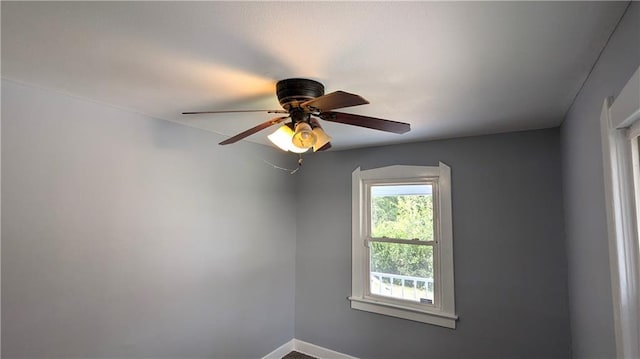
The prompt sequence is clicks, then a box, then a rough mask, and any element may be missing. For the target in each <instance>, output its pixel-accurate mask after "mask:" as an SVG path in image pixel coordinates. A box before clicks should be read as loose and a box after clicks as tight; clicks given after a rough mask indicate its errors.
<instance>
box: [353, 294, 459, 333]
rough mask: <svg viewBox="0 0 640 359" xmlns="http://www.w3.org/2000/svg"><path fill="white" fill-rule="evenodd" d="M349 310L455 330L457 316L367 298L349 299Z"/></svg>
mask: <svg viewBox="0 0 640 359" xmlns="http://www.w3.org/2000/svg"><path fill="white" fill-rule="evenodd" d="M348 299H349V300H350V301H351V308H352V309H357V310H362V311H365V312H372V313H377V314H382V315H388V316H391V317H396V318H402V319H407V320H413V321H416V322H422V323H428V324H433V325H439V326H441V327H445V328H451V329H455V328H456V320H458V316H457V315H455V314H453V313H443V312H433V311H427V310H420V309H417V308H411V307H405V306H400V305H395V304H391V303H387V302H382V301H377V300H371V299H368V298H357V297H349V298H348Z"/></svg>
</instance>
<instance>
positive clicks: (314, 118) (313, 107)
mask: <svg viewBox="0 0 640 359" xmlns="http://www.w3.org/2000/svg"><path fill="white" fill-rule="evenodd" d="M276 96H277V97H278V101H279V102H280V105H281V106H282V108H283V109H284V111H283V110H246V112H266V113H286V114H288V116H283V117H277V118H274V119H271V120H269V121H266V122H263V123H261V124H259V125H257V126H254V127H252V128H250V129H248V130H246V131H243V132H241V133H239V134H237V135H235V136H233V137H230V138H228V139H226V140H224V141H222V142H220V144H221V145H228V144H231V143H234V142H237V141H239V140H241V139H243V138H245V137H248V136H250V135H252V134H254V133H256V132H259V131H262V130H264V129H266V128H267V127H271V126H273V125H276V124H279V123H282V122H284V121H285V120H287V119H291V122H289V123H286V124H285V125H283V126H281V127H280V128H278V130H276V131H275V132H274V133H272V134H271V135H269V136H267V137H268V138H269V140H270V141H271V142H272V143H273V144H275V145H276V146H278V147H279V148H280V149H282V150H283V151H291V152H295V153H303V152H306V151H307V150H309V149H310V148H313V151H314V152H316V151H324V150H327V149H329V148H330V147H331V137H329V136H328V135H327V134H326V133H325V132H324V130H323V129H322V127H321V126H320V123H319V122H318V118H319V119H322V120H325V121H329V122H336V123H343V124H348V125H352V126H359V127H366V128H371V129H375V130H380V131H385V132H392V133H398V134H402V133H405V132H408V131H409V130H410V129H411V126H410V125H409V124H408V123H404V122H397V121H391V120H385V119H380V118H375V117H368V116H362V115H355V114H350V113H343V112H335V111H333V110H335V109H338V108H344V107H351V106H359V105H366V104H368V103H369V101H367V100H365V99H364V98H362V97H361V96H359V95H356V94H352V93H348V92H344V91H335V92H332V93H329V94H326V95H325V94H324V86H323V85H322V84H321V83H319V82H318V81H314V80H309V79H301V78H292V79H285V80H281V81H278V83H277V84H276ZM244 111H245V110H222V111H203V112H183V113H182V114H184V115H194V114H222V113H232V112H244Z"/></svg>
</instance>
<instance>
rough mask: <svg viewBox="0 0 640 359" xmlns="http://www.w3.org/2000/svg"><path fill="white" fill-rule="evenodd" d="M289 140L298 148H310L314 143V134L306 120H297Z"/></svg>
mask: <svg viewBox="0 0 640 359" xmlns="http://www.w3.org/2000/svg"><path fill="white" fill-rule="evenodd" d="M291 142H293V145H294V146H296V147H299V148H310V147H312V146H313V145H314V144H315V143H316V134H315V133H313V131H312V130H311V125H309V124H308V123H306V122H298V124H296V132H295V133H294V134H293V138H292V139H291Z"/></svg>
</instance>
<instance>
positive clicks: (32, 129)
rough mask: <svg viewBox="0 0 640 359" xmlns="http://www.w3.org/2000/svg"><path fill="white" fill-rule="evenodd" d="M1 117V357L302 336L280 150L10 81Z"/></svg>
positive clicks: (264, 344)
mask: <svg viewBox="0 0 640 359" xmlns="http://www.w3.org/2000/svg"><path fill="white" fill-rule="evenodd" d="M2 126H3V131H2V166H3V168H2V176H3V177H2V216H3V218H2V219H3V226H2V343H3V346H2V357H3V358H17V357H28V358H40V357H47V358H53V357H61V358H71V357H84V358H87V357H93V358H97V357H109V358H116V357H121V358H134V357H154V358H160V357H165V358H204V357H207V358H257V357H261V356H263V355H265V354H267V353H269V352H270V351H271V350H273V349H275V348H276V347H278V346H280V345H281V344H283V343H285V342H286V341H288V340H289V339H291V338H292V337H293V323H294V318H293V315H294V310H293V308H294V263H295V240H296V238H295V225H294V224H293V223H292V218H294V217H295V212H294V211H295V202H294V201H293V194H292V191H291V190H290V189H291V186H292V185H293V182H292V181H293V179H292V177H293V176H290V175H289V174H288V173H285V172H282V171H278V170H275V169H273V168H272V167H270V166H267V165H265V163H264V162H262V159H266V160H269V161H272V162H276V163H279V164H280V165H285V164H286V163H281V162H279V161H282V160H283V159H284V157H281V156H282V155H281V154H279V153H277V152H276V151H272V150H271V149H265V147H264V146H258V145H253V144H249V143H239V144H236V145H234V146H229V147H220V146H218V145H217V142H219V141H220V136H217V135H214V134H212V133H208V132H204V131H200V130H196V129H192V128H189V127H186V126H182V125H178V124H173V123H170V122H166V121H162V120H156V119H152V118H148V117H145V116H142V115H135V114H132V113H129V112H125V111H121V110H118V109H115V108H112V107H108V106H104V105H100V104H96V103H93V102H88V101H84V100H78V99H75V98H71V97H68V96H64V95H60V94H57V93H53V92H48V91H44V90H39V89H35V88H31V87H26V86H22V85H17V84H14V83H11V82H6V81H3V82H2ZM288 220H289V221H288Z"/></svg>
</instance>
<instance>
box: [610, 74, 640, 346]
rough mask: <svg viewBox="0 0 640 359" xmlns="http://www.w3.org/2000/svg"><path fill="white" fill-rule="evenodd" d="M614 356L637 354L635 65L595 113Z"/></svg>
mask: <svg viewBox="0 0 640 359" xmlns="http://www.w3.org/2000/svg"><path fill="white" fill-rule="evenodd" d="M600 126H601V131H602V138H601V139H602V141H601V143H602V150H603V156H602V159H603V169H604V189H605V199H606V201H605V205H606V210H607V227H608V228H607V229H608V237H609V265H610V267H611V284H612V286H611V287H612V294H613V298H612V299H613V312H614V324H615V335H616V350H617V356H618V357H620V358H640V341H638V338H639V337H640V315H639V313H640V250H639V249H638V248H639V243H638V239H639V238H640V233H639V232H640V225H639V223H640V220H639V218H638V214H639V213H640V206H639V205H638V204H639V203H640V195H639V194H638V193H639V192H638V191H639V188H640V169H639V167H640V162H639V157H640V153H638V151H639V149H638V147H640V146H639V143H638V141H640V140H639V139H638V136H640V68H638V70H636V72H635V73H634V74H633V76H631V79H630V80H629V82H627V84H626V85H625V87H624V88H623V89H622V91H621V92H620V94H619V95H618V97H617V98H616V99H615V101H613V103H612V101H611V99H610V98H607V99H605V101H604V105H603V106H602V113H601V116H600Z"/></svg>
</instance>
